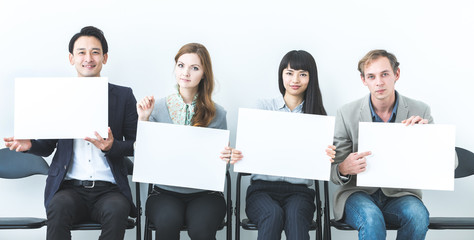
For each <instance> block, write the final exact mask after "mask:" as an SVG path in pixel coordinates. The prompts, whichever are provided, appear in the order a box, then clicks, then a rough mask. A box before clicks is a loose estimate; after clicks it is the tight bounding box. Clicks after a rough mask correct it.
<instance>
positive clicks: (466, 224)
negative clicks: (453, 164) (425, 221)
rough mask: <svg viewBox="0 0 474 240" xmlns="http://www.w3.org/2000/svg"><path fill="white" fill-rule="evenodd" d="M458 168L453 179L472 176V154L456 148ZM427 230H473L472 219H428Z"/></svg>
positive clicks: (473, 222)
mask: <svg viewBox="0 0 474 240" xmlns="http://www.w3.org/2000/svg"><path fill="white" fill-rule="evenodd" d="M456 154H457V155H458V161H459V164H458V167H457V168H456V170H455V172H454V177H455V178H463V177H468V176H471V175H473V174H474V153H472V152H471V151H468V150H466V149H464V148H460V147H456ZM428 228H429V229H436V230H445V229H474V217H430V225H429V226H428Z"/></svg>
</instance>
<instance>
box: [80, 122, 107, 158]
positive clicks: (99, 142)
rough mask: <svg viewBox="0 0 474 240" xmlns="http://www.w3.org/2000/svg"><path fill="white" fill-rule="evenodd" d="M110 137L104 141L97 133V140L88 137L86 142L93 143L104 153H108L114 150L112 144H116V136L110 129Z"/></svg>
mask: <svg viewBox="0 0 474 240" xmlns="http://www.w3.org/2000/svg"><path fill="white" fill-rule="evenodd" d="M108 135H109V136H108V137H107V138H106V139H104V138H102V137H101V136H100V135H99V134H98V133H97V132H95V137H96V138H97V139H94V138H90V137H86V138H85V139H84V140H86V141H89V142H91V143H92V144H94V146H96V147H97V148H98V149H100V150H102V151H103V152H107V151H109V150H110V149H111V148H112V144H113V143H114V135H112V130H110V127H109V128H108Z"/></svg>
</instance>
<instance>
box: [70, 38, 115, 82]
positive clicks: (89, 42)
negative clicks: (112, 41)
mask: <svg viewBox="0 0 474 240" xmlns="http://www.w3.org/2000/svg"><path fill="white" fill-rule="evenodd" d="M69 62H70V63H71V65H74V66H75V67H76V71H77V75H78V76H79V77H100V71H101V70H102V64H105V63H107V54H103V52H102V44H101V43H100V41H99V39H97V38H95V37H92V36H82V37H79V38H78V39H77V40H76V42H75V43H74V48H73V54H69Z"/></svg>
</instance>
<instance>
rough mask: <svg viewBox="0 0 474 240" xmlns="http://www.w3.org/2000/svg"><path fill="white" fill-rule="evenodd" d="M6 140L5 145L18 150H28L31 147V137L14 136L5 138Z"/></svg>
mask: <svg viewBox="0 0 474 240" xmlns="http://www.w3.org/2000/svg"><path fill="white" fill-rule="evenodd" d="M3 141H4V142H5V147H7V148H10V150H12V151H13V150H15V151H17V152H23V151H28V150H30V148H31V140H30V139H15V138H14V137H8V138H3Z"/></svg>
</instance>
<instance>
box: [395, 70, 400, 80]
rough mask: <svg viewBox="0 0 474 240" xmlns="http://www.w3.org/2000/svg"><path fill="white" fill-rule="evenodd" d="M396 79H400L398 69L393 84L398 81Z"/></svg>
mask: <svg viewBox="0 0 474 240" xmlns="http://www.w3.org/2000/svg"><path fill="white" fill-rule="evenodd" d="M398 78H400V68H398V69H397V72H396V73H395V82H397V81H398Z"/></svg>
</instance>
